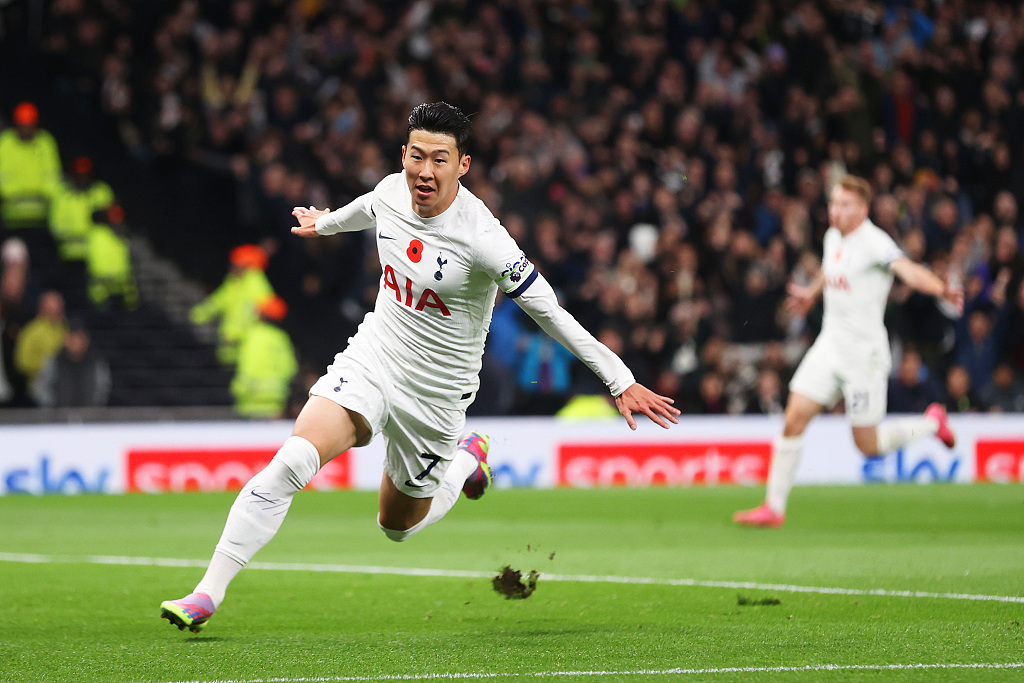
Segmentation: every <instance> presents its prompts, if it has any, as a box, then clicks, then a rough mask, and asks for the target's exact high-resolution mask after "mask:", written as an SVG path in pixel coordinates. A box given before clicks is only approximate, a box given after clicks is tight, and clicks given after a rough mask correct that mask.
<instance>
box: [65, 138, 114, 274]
mask: <svg viewBox="0 0 1024 683" xmlns="http://www.w3.org/2000/svg"><path fill="white" fill-rule="evenodd" d="M92 170H93V168H92V160H91V159H90V158H89V157H78V158H77V159H75V160H74V161H72V162H71V173H70V174H69V176H68V179H67V180H66V181H64V182H63V183H61V184H60V186H59V187H58V188H57V192H56V194H54V197H53V203H52V204H51V205H50V232H51V233H52V234H53V237H54V239H55V240H56V241H57V251H58V253H59V254H60V257H61V259H62V260H64V261H84V260H85V258H86V253H87V250H88V244H87V243H88V239H89V230H90V229H91V228H92V227H93V225H95V223H94V221H93V214H95V213H96V212H97V211H104V210H106V209H109V208H110V206H111V205H112V204H113V203H114V191H113V190H111V189H110V185H108V184H107V183H105V182H103V181H102V180H98V179H96V178H95V177H93V173H92Z"/></svg>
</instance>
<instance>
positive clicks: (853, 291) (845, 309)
mask: <svg viewBox="0 0 1024 683" xmlns="http://www.w3.org/2000/svg"><path fill="white" fill-rule="evenodd" d="M900 258H903V252H902V251H900V248H899V247H898V246H896V243H895V242H894V241H893V239H892V238H891V237H889V235H888V234H887V233H886V232H885V231H884V230H882V229H881V228H879V227H878V226H877V225H875V224H874V223H872V222H871V221H870V220H869V219H868V220H865V221H864V222H863V223H861V224H860V226H858V227H857V228H856V229H855V230H853V232H851V233H850V234H848V235H846V236H845V237H843V235H842V233H840V232H839V230H838V229H836V228H834V227H833V228H829V229H828V230H827V231H826V232H825V242H824V249H823V254H822V271H823V272H824V275H825V290H824V293H823V297H824V302H825V316H824V320H823V321H822V326H821V338H822V339H825V340H827V341H828V342H829V343H830V344H831V345H832V346H833V347H834V348H836V349H839V350H842V351H844V352H850V353H855V354H858V355H862V354H863V352H865V351H868V350H879V349H882V348H884V349H886V350H888V345H889V337H888V334H887V333H886V330H885V324H884V322H883V318H884V315H885V305H886V301H887V300H888V298H889V290H890V289H892V280H893V271H892V264H893V262H895V261H896V260H898V259H900Z"/></svg>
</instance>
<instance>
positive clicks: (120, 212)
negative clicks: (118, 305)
mask: <svg viewBox="0 0 1024 683" xmlns="http://www.w3.org/2000/svg"><path fill="white" fill-rule="evenodd" d="M96 217H97V219H98V220H97V221H96V222H94V223H93V225H92V227H91V228H89V233H88V236H87V237H86V242H85V267H86V272H87V273H88V276H89V298H90V299H92V302H93V303H94V304H95V305H96V306H99V307H103V306H106V305H107V303H108V301H109V300H110V298H111V297H120V299H121V302H122V304H123V306H124V308H125V310H128V311H134V310H135V309H136V308H138V307H139V290H138V288H137V287H136V286H135V273H134V272H133V271H132V257H131V251H130V250H129V247H128V237H127V231H126V227H125V222H124V209H122V208H121V207H120V206H119V205H117V204H114V205H112V206H111V207H110V208H109V209H107V210H106V211H100V212H97V216H96Z"/></svg>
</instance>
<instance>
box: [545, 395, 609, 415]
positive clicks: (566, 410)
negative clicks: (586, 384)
mask: <svg viewBox="0 0 1024 683" xmlns="http://www.w3.org/2000/svg"><path fill="white" fill-rule="evenodd" d="M555 417H559V418H562V419H563V420H580V421H583V420H602V419H610V418H617V417H619V411H618V410H616V409H615V403H614V402H613V401H609V400H608V399H607V398H605V397H604V396H602V395H598V394H576V395H575V396H573V397H572V398H571V399H569V401H568V403H566V404H565V405H564V406H562V407H561V408H560V409H559V410H558V412H557V413H555Z"/></svg>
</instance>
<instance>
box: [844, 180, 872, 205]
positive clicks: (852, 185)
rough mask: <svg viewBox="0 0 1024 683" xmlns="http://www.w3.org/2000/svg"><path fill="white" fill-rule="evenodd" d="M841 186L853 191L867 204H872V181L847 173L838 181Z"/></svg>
mask: <svg viewBox="0 0 1024 683" xmlns="http://www.w3.org/2000/svg"><path fill="white" fill-rule="evenodd" d="M836 184H837V185H838V186H839V187H841V188H843V189H844V190H847V191H848V192H852V193H854V194H855V195H857V196H858V197H860V198H861V199H862V200H863V201H864V203H865V204H867V205H868V206H871V183H869V182H868V181H866V180H865V179H864V178H861V177H858V176H855V175H847V176H843V179H842V180H840V181H839V182H838V183H836Z"/></svg>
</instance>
